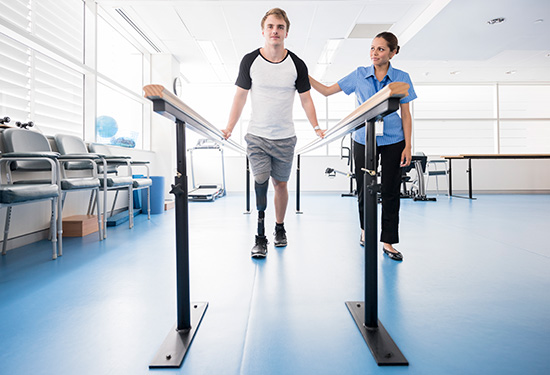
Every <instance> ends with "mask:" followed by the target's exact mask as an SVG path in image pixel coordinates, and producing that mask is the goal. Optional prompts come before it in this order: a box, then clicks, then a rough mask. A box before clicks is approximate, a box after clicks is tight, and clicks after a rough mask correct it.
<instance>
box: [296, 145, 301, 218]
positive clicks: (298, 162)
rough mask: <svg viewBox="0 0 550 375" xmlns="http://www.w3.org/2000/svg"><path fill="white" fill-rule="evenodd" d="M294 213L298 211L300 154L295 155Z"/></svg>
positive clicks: (298, 212) (299, 212)
mask: <svg viewBox="0 0 550 375" xmlns="http://www.w3.org/2000/svg"><path fill="white" fill-rule="evenodd" d="M296 213H297V214H301V213H302V211H300V154H298V155H296Z"/></svg>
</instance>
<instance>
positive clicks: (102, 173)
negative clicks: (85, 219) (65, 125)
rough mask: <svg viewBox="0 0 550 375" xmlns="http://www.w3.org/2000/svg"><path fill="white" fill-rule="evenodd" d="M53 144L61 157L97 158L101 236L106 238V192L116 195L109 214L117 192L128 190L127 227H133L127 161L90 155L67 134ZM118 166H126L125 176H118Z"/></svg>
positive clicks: (132, 209)
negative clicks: (100, 193) (82, 155)
mask: <svg viewBox="0 0 550 375" xmlns="http://www.w3.org/2000/svg"><path fill="white" fill-rule="evenodd" d="M55 143H56V145H57V149H58V150H59V152H60V153H61V155H64V156H65V155H72V154H77V155H79V154H88V155H92V156H93V157H95V158H97V161H98V165H97V170H98V172H99V181H100V184H101V190H102V191H103V215H102V216H103V221H102V227H103V236H104V238H106V237H107V192H108V191H115V193H116V195H115V198H114V200H113V205H112V208H111V214H110V215H109V216H112V215H113V211H114V208H115V204H116V200H117V197H118V192H119V190H128V220H129V227H130V228H132V227H133V226H134V204H133V199H132V195H133V179H132V171H131V166H130V161H129V160H127V159H121V158H118V157H109V156H106V155H99V154H95V153H90V152H89V150H88V148H87V147H86V143H84V141H83V140H82V139H80V138H79V137H76V136H73V135H67V134H57V135H56V136H55ZM119 166H126V169H127V174H126V175H120V173H119V171H118V167H119ZM78 167H79V166H78V165H76V166H73V168H78ZM95 201H96V204H97V203H98V202H99V199H98V196H97V195H96V197H95Z"/></svg>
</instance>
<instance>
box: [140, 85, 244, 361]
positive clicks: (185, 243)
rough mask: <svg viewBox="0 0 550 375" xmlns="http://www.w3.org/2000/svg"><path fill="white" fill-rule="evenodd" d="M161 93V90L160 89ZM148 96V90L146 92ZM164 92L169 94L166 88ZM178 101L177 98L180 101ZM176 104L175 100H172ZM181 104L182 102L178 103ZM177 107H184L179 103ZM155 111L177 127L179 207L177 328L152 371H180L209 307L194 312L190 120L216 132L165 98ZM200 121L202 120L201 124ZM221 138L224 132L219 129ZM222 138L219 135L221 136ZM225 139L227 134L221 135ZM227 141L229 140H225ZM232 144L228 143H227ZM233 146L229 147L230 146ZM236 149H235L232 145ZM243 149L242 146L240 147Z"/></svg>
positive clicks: (199, 305) (174, 190)
mask: <svg viewBox="0 0 550 375" xmlns="http://www.w3.org/2000/svg"><path fill="white" fill-rule="evenodd" d="M160 87H161V88H162V86H160ZM156 89H158V87H157V88H156ZM144 90H145V91H146V93H147V91H148V90H147V87H145V88H144ZM162 91H165V90H164V88H162ZM176 99H177V98H176ZM171 100H172V101H173V98H171ZM178 100H179V99H178ZM176 104H177V105H179V104H182V103H176ZM153 109H154V110H155V111H156V112H159V113H161V114H163V115H165V116H167V117H169V118H170V119H172V120H174V122H175V124H176V158H177V160H176V166H177V174H176V176H175V181H174V184H173V185H172V190H171V191H170V192H171V193H172V194H174V196H175V205H176V310H177V311H176V314H177V321H176V324H175V327H174V328H173V329H171V330H170V331H169V332H168V335H167V336H166V338H165V340H164V342H163V344H162V345H161V347H160V348H159V350H158V351H157V354H156V355H155V357H154V359H153V361H152V362H151V363H150V364H149V367H150V368H159V367H180V366H181V364H182V362H183V359H184V357H185V354H186V353H187V350H188V348H189V346H190V345H191V341H192V340H193V337H194V336H195V333H196V332H197V329H198V327H199V324H200V322H201V320H202V317H203V315H204V313H205V311H206V308H207V306H208V303H207V302H203V303H195V304H193V310H192V309H191V302H190V288H189V202H188V196H189V187H188V186H187V150H186V147H185V130H186V125H187V124H188V123H187V122H186V120H189V121H190V122H192V123H194V126H195V130H197V129H198V130H199V132H200V133H201V134H203V135H205V136H207V137H208V138H210V139H212V136H213V134H216V133H215V132H214V128H213V127H211V126H210V125H207V124H202V123H201V122H200V121H201V120H202V118H200V117H198V115H196V113H194V112H192V110H191V109H189V108H187V110H189V111H190V112H189V113H191V115H189V114H187V113H185V112H183V111H182V109H181V108H178V107H175V106H173V105H172V104H171V103H168V102H167V101H166V100H165V99H164V98H160V99H155V100H153ZM197 118H198V120H197ZM215 130H216V131H217V132H219V133H220V134H222V133H221V131H219V130H217V129H215ZM218 136H219V134H218ZM221 137H222V138H223V134H222V135H221ZM223 141H225V139H223ZM225 142H226V143H228V142H227V141H225ZM228 144H229V143H228ZM232 146H233V145H232ZM237 146H239V145H237Z"/></svg>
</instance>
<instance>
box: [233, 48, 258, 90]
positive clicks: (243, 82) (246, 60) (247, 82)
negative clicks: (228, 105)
mask: <svg viewBox="0 0 550 375" xmlns="http://www.w3.org/2000/svg"><path fill="white" fill-rule="evenodd" d="M255 58H256V56H255V55H254V54H253V53H249V54H247V55H245V56H244V57H243V59H242V60H241V65H240V66H239V75H238V76H237V81H235V85H237V86H239V87H240V88H242V89H245V90H250V88H251V87H252V78H251V77H250V67H251V66H252V62H253V61H254V59H255Z"/></svg>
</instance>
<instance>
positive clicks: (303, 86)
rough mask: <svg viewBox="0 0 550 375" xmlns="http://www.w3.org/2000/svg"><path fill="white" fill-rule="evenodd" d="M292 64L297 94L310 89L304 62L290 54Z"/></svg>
mask: <svg viewBox="0 0 550 375" xmlns="http://www.w3.org/2000/svg"><path fill="white" fill-rule="evenodd" d="M291 57H292V60H293V61H294V65H295V66H296V72H297V77H296V83H295V86H296V90H297V91H298V93H299V94H302V93H304V92H306V91H309V90H311V84H310V83H309V75H308V74H309V73H308V70H307V65H306V63H305V62H304V61H303V60H302V59H300V58H298V57H297V56H295V55H291Z"/></svg>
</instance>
